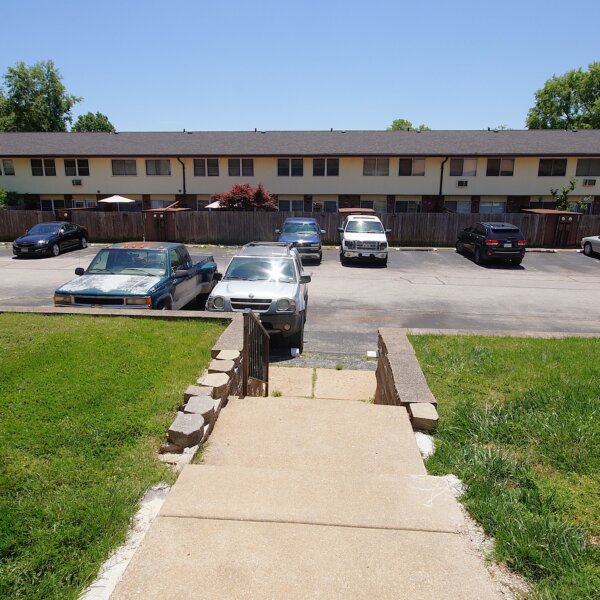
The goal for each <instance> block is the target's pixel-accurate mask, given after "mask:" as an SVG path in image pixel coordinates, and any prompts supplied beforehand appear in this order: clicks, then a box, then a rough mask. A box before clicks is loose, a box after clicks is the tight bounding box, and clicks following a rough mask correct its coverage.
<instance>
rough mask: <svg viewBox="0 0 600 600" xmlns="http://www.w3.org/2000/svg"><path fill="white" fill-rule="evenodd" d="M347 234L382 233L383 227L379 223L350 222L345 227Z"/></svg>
mask: <svg viewBox="0 0 600 600" xmlns="http://www.w3.org/2000/svg"><path fill="white" fill-rule="evenodd" d="M346 231H347V232H348V233H383V225H382V224H381V223H380V222H379V221H350V222H349V223H348V225H347V226H346Z"/></svg>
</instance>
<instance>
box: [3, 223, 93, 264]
mask: <svg viewBox="0 0 600 600" xmlns="http://www.w3.org/2000/svg"><path fill="white" fill-rule="evenodd" d="M88 237H89V234H88V230H87V228H86V227H82V226H81V225H75V223H69V222H67V221H50V222H47V223H38V224H37V225H34V226H33V227H30V228H29V229H28V230H27V231H26V232H25V235H22V236H21V237H18V238H17V239H16V240H15V241H14V242H13V254H14V255H15V256H36V255H37V256H39V255H41V254H43V255H48V256H58V255H59V254H60V253H61V252H63V251H64V250H68V249H69V248H87V245H88Z"/></svg>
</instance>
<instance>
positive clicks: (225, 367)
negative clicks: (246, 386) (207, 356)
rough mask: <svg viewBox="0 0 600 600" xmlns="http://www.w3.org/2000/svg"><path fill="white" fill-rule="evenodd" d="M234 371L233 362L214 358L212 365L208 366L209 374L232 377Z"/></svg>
mask: <svg viewBox="0 0 600 600" xmlns="http://www.w3.org/2000/svg"><path fill="white" fill-rule="evenodd" d="M234 369H235V362H234V361H232V360H220V359H218V358H213V359H212V360H211V361H210V365H208V372H209V373H226V374H227V375H231V374H232V372H233V370H234Z"/></svg>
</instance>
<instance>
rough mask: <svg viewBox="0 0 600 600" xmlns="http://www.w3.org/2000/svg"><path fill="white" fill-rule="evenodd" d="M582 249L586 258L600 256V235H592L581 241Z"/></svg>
mask: <svg viewBox="0 0 600 600" xmlns="http://www.w3.org/2000/svg"><path fill="white" fill-rule="evenodd" d="M581 247H582V248H583V253H584V254H585V255H586V256H592V254H600V235H590V236H588V237H584V238H583V239H582V240H581Z"/></svg>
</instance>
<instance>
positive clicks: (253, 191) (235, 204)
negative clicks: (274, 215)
mask: <svg viewBox="0 0 600 600" xmlns="http://www.w3.org/2000/svg"><path fill="white" fill-rule="evenodd" d="M215 200H217V201H218V202H219V203H220V204H221V208H226V209H230V210H276V209H277V202H276V200H275V198H274V196H272V195H271V194H269V192H267V191H266V190H265V188H264V187H263V184H262V183H259V184H258V186H257V187H255V188H253V187H252V186H251V185H250V184H249V183H238V184H236V185H234V186H233V187H232V188H231V189H230V190H229V191H228V192H222V193H220V194H215Z"/></svg>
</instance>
